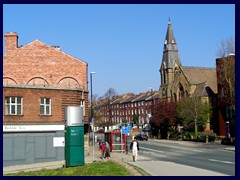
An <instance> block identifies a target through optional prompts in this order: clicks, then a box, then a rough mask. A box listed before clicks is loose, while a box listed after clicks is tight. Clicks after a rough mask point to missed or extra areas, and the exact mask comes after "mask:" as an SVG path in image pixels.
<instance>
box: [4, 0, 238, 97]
mask: <svg viewBox="0 0 240 180" xmlns="http://www.w3.org/2000/svg"><path fill="white" fill-rule="evenodd" d="M169 17H170V18H171V23H172V27H173V31H174V34H175V38H176V41H177V44H178V48H179V55H180V58H181V62H182V64H183V65H184V66H199V67H215V66H216V65H215V59H216V58H217V57H216V50H217V48H218V44H219V42H220V41H221V40H222V39H227V38H229V37H235V5H234V4H232V5H230V4H213V5H211V4H206V5H204V4H203V5H197V4H191V5H190V4H178V5H174V4H170V5H167V4H152V5H150V4H121V5H114V4H111V5H110V4H99V5H96V4H95V5H91V4H67V5H66V4H65V5H58V4H53V5H50V4H47V5H43V4H42V5H37V4H33V5H27V4H18V5H12V4H5V5H3V33H6V32H17V33H18V36H19V38H18V41H19V43H18V44H19V45H25V44H27V43H29V42H32V41H34V40H35V39H38V40H40V41H42V42H44V43H46V44H49V45H59V46H60V47H61V50H62V51H64V52H65V53H68V54H70V55H72V56H74V57H76V58H78V59H81V60H83V61H86V62H87V63H88V71H89V73H90V72H92V71H94V72H96V74H94V75H93V94H97V95H98V96H102V95H104V93H105V92H106V91H107V89H109V88H110V87H111V88H114V89H116V91H117V92H118V93H119V94H123V93H127V92H133V93H136V94H137V93H140V92H146V91H148V90H149V87H152V88H153V90H158V89H159V86H160V83H161V82H160V73H159V68H160V65H161V60H162V54H163V51H162V50H163V44H164V39H165V36H166V31H167V24H168V18H169ZM3 40H4V39H3ZM3 43H4V41H3ZM89 88H90V87H89Z"/></svg>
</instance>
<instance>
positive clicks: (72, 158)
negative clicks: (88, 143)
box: [64, 106, 85, 167]
mask: <svg viewBox="0 0 240 180" xmlns="http://www.w3.org/2000/svg"><path fill="white" fill-rule="evenodd" d="M64 118H65V162H66V167H69V166H78V165H84V163H85V160H84V121H83V108H82V107H79V106H68V107H66V108H65V111H64Z"/></svg>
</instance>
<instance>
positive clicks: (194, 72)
mask: <svg viewBox="0 0 240 180" xmlns="http://www.w3.org/2000/svg"><path fill="white" fill-rule="evenodd" d="M182 70H183V73H184V75H185V76H186V78H187V80H188V81H189V83H190V84H200V83H207V85H208V86H209V87H210V88H211V89H212V90H213V92H214V93H217V74H216V68H206V67H188V66H183V67H182Z"/></svg>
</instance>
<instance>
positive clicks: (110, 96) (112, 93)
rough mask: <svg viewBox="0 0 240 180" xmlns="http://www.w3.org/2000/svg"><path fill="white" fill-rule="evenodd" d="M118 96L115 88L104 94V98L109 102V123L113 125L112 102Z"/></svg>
mask: <svg viewBox="0 0 240 180" xmlns="http://www.w3.org/2000/svg"><path fill="white" fill-rule="evenodd" d="M116 95H117V91H116V90H115V89H114V88H109V89H108V90H107V92H106V93H105V94H104V97H105V98H106V99H107V100H108V103H107V107H108V117H109V123H112V110H111V105H110V103H111V101H112V100H113V98H114V97H115V96H116Z"/></svg>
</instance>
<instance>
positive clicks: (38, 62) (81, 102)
mask: <svg viewBox="0 0 240 180" xmlns="http://www.w3.org/2000/svg"><path fill="white" fill-rule="evenodd" d="M4 37H5V54H4V56H3V131H4V132H13V131H14V132H15V131H18V132H23V133H26V132H29V131H31V128H32V129H37V130H36V131H37V132H45V131H46V129H48V131H53V132H54V133H56V132H57V131H62V132H63V130H64V124H65V123H64V108H65V107H67V106H82V107H83V108H84V122H85V124H86V129H88V128H87V126H88V125H87V124H88V84H87V79H88V77H87V73H88V64H87V63H86V62H84V61H82V60H79V59H77V58H75V57H73V56H71V55H68V54H66V53H64V52H63V51H61V50H60V47H59V46H50V45H47V44H45V43H43V42H41V41H39V40H35V41H33V42H30V43H28V44H26V45H23V46H18V34H17V33H6V34H5V35H4ZM29 125H31V127H29ZM43 125H44V126H43ZM49 127H51V128H52V129H51V128H50V130H49ZM24 129H25V131H24ZM26 136H28V135H27V134H26ZM40 136H41V135H40ZM61 136H64V135H63V134H61ZM10 141H11V140H9V139H8V140H6V141H5V142H6V143H8V142H9V143H10ZM11 142H12V141H11ZM26 142H27V141H26ZM25 150H26V149H24V148H23V151H25ZM50 151H52V150H50ZM53 151H54V152H55V150H53ZM5 153H7V151H5ZM23 153H24V152H23ZM13 154H14V152H13ZM13 154H11V155H13ZM11 155H9V156H11ZM6 156H7V155H6ZM22 156H24V154H22ZM43 158H45V157H43ZM10 159H11V158H10ZM9 162H10V161H9ZM9 164H11V163H9Z"/></svg>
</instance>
